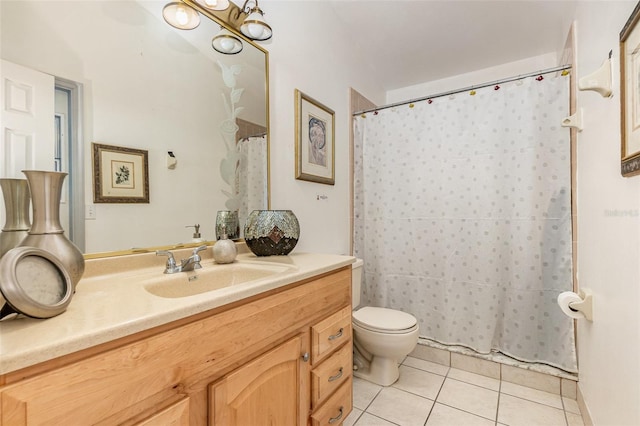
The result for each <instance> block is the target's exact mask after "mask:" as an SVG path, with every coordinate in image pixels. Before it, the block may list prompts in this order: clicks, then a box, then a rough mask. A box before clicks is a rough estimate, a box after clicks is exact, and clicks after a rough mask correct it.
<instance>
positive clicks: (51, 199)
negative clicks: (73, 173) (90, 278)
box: [20, 170, 84, 288]
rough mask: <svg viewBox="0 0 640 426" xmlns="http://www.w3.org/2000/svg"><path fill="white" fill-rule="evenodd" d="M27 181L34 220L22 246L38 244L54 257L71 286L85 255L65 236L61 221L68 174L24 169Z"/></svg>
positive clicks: (79, 273)
mask: <svg viewBox="0 0 640 426" xmlns="http://www.w3.org/2000/svg"><path fill="white" fill-rule="evenodd" d="M22 172H23V173H24V174H25V175H26V176H27V181H28V182H29V190H30V191H31V202H32V204H33V223H32V224H31V229H30V230H29V234H28V235H27V236H26V237H25V238H24V240H22V242H21V243H20V246H21V247H37V248H40V249H43V250H45V251H48V252H49V253H51V254H53V255H54V256H56V257H57V258H58V259H59V260H60V262H61V263H62V265H63V266H64V268H65V269H66V271H67V273H68V274H69V276H70V277H71V282H72V283H73V286H74V288H75V287H76V286H77V285H78V281H80V278H82V274H83V273H84V256H83V255H82V252H81V251H80V249H78V247H76V246H75V244H73V243H72V242H71V241H70V240H69V239H68V238H67V237H66V236H65V235H64V229H63V228H62V225H61V224H60V196H61V194H62V183H63V182H64V178H65V177H66V176H67V173H64V172H50V171H41V170H23V171H22Z"/></svg>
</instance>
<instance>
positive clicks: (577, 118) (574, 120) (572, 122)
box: [561, 108, 582, 131]
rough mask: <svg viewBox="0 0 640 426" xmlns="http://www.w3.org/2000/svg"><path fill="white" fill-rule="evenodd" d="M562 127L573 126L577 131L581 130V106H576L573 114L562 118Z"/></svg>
mask: <svg viewBox="0 0 640 426" xmlns="http://www.w3.org/2000/svg"><path fill="white" fill-rule="evenodd" d="M561 126H562V127H573V128H574V129H577V130H578V131H581V130H582V108H578V110H577V111H576V112H575V114H573V115H570V116H569V117H566V118H564V119H563V120H562V123H561Z"/></svg>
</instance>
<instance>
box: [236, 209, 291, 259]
mask: <svg viewBox="0 0 640 426" xmlns="http://www.w3.org/2000/svg"><path fill="white" fill-rule="evenodd" d="M299 237H300V224H299V223H298V218H297V217H296V215H295V214H293V212H292V211H291V210H254V211H252V212H251V213H249V217H248V218H247V224H246V225H245V227H244V241H245V243H246V244H247V247H249V250H251V251H252V252H253V253H254V254H255V255H256V256H283V255H287V254H289V253H291V250H293V248H294V247H295V246H296V244H298V238H299Z"/></svg>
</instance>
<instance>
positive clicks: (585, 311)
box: [558, 288, 593, 322]
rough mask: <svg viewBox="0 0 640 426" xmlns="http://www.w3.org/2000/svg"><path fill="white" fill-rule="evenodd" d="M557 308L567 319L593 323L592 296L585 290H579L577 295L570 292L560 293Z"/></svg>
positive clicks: (589, 291)
mask: <svg viewBox="0 0 640 426" xmlns="http://www.w3.org/2000/svg"><path fill="white" fill-rule="evenodd" d="M558 306H560V309H561V310H562V312H563V313H564V314H565V315H566V316H568V317H569V318H573V319H586V320H587V321H591V322H593V294H592V293H591V290H589V289H587V288H584V289H580V290H579V291H578V293H577V294H576V293H574V292H572V291H565V292H562V293H560V294H559V295H558Z"/></svg>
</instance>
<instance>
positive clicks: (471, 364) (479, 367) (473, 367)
mask: <svg viewBox="0 0 640 426" xmlns="http://www.w3.org/2000/svg"><path fill="white" fill-rule="evenodd" d="M451 367H452V368H458V369H460V370H465V371H470V372H471V373H476V374H481V375H483V376H488V377H493V378H494V379H500V364H498V363H495V362H491V361H487V360H484V359H480V358H474V357H470V356H467V355H461V354H457V353H455V352H452V353H451Z"/></svg>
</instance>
